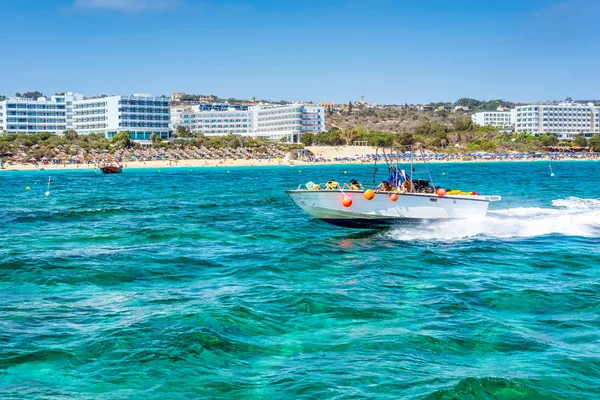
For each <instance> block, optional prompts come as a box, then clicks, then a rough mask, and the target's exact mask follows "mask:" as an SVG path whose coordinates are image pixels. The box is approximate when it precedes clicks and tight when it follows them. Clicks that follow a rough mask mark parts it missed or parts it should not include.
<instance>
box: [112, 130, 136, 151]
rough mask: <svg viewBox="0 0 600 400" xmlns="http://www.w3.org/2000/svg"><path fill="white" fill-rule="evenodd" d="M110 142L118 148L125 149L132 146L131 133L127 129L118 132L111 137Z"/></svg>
mask: <svg viewBox="0 0 600 400" xmlns="http://www.w3.org/2000/svg"><path fill="white" fill-rule="evenodd" d="M112 144H114V145H115V147H116V148H118V149H125V148H128V147H131V146H132V142H131V134H130V133H129V131H124V132H119V133H117V134H116V135H115V137H114V138H113V139H112Z"/></svg>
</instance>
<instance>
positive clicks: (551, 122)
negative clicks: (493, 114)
mask: <svg viewBox="0 0 600 400" xmlns="http://www.w3.org/2000/svg"><path fill="white" fill-rule="evenodd" d="M599 109H600V108H599V107H595V106H594V104H592V103H588V104H577V103H560V104H558V105H541V104H538V105H527V106H518V107H516V109H515V113H516V119H515V129H516V131H517V132H527V133H530V134H533V135H536V136H537V135H541V134H543V133H553V134H556V135H557V136H558V138H559V139H561V140H571V139H573V138H574V137H576V136H578V135H581V134H583V135H584V136H586V137H590V136H592V134H594V133H597V132H600V121H599V120H598V116H599Z"/></svg>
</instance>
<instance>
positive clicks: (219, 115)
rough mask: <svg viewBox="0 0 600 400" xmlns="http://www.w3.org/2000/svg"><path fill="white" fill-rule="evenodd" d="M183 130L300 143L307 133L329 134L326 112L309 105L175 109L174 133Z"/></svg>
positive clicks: (202, 105)
mask: <svg viewBox="0 0 600 400" xmlns="http://www.w3.org/2000/svg"><path fill="white" fill-rule="evenodd" d="M179 126H184V127H185V128H187V129H189V130H190V131H192V132H195V133H202V134H205V135H207V136H222V135H227V134H229V133H232V134H238V135H244V136H252V137H264V138H268V139H271V140H282V139H285V140H286V141H287V142H290V143H298V142H299V141H300V138H301V137H302V135H303V134H304V133H306V132H312V133H318V132H321V131H324V130H325V108H324V107H320V106H315V105H309V104H288V105H283V106H281V105H276V106H264V105H259V106H253V107H247V106H232V105H228V104H213V105H206V104H199V105H195V106H191V107H174V108H172V109H171V129H172V130H173V131H175V130H177V128H178V127H179Z"/></svg>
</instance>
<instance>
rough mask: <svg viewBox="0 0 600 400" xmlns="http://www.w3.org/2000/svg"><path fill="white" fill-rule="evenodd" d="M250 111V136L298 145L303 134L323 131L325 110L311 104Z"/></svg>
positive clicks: (255, 108)
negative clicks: (283, 140)
mask: <svg viewBox="0 0 600 400" xmlns="http://www.w3.org/2000/svg"><path fill="white" fill-rule="evenodd" d="M251 110H252V127H253V129H252V135H253V136H255V137H266V138H268V139H271V140H278V141H279V140H282V139H285V140H286V141H287V142H289V143H300V138H301V137H302V135H303V134H305V133H307V132H310V133H314V134H317V133H319V132H321V131H324V130H325V108H324V107H320V106H316V105H312V104H288V105H284V106H255V107H252V108H251Z"/></svg>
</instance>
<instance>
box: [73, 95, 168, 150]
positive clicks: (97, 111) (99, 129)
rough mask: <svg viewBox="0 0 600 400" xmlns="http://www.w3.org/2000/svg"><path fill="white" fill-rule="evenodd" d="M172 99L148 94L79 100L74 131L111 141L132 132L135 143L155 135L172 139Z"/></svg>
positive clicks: (74, 108)
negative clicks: (92, 134) (93, 134)
mask: <svg viewBox="0 0 600 400" xmlns="http://www.w3.org/2000/svg"><path fill="white" fill-rule="evenodd" d="M169 116H170V99H169V98H168V97H153V96H152V95H149V94H133V95H131V96H108V97H101V98H91V99H85V100H76V101H74V103H73V128H74V129H75V130H76V131H77V133H79V134H82V135H87V134H91V133H102V134H104V135H105V136H106V137H107V138H108V139H112V138H113V137H115V136H116V135H117V133H119V132H123V131H129V132H130V134H131V139H132V140H137V141H147V140H150V137H151V136H152V135H153V134H156V135H157V136H160V137H162V138H164V139H168V138H169Z"/></svg>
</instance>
